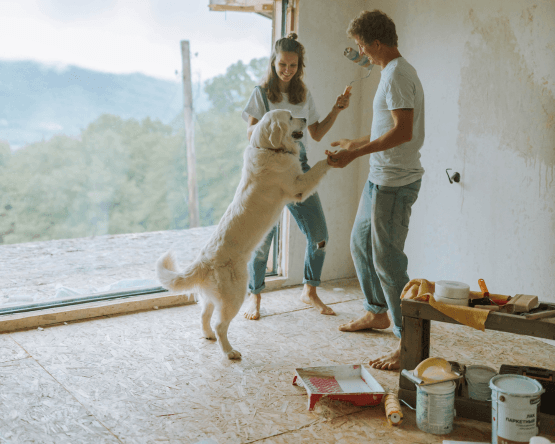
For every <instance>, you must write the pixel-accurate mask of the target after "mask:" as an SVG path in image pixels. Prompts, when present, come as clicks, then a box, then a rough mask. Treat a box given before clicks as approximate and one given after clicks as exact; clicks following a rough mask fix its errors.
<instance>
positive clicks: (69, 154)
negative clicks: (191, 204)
mask: <svg viewBox="0 0 555 444" xmlns="http://www.w3.org/2000/svg"><path fill="white" fill-rule="evenodd" d="M266 64H267V59H254V60H252V61H251V62H250V63H249V64H244V63H242V62H237V63H236V64H234V65H232V66H230V67H229V68H228V70H227V73H226V75H222V76H218V77H215V78H214V79H212V80H210V81H209V82H207V84H206V92H207V94H208V95H209V98H210V100H211V103H212V107H211V108H210V109H209V110H208V111H206V112H204V113H200V114H197V115H196V128H195V135H196V140H195V146H196V151H197V165H196V167H197V179H198V189H199V201H200V202H199V203H200V217H201V225H202V226H207V225H213V224H216V223H218V221H219V219H220V218H221V216H222V215H223V213H224V211H225V210H226V208H227V206H228V205H229V204H230V203H231V201H232V199H233V195H234V193H235V189H236V187H237V185H238V183H239V180H240V177H241V169H242V165H243V152H244V150H245V147H246V145H247V138H246V124H245V122H244V121H243V120H242V118H241V110H242V109H243V107H244V106H245V104H246V102H247V100H248V98H249V96H250V94H251V92H252V90H253V87H254V85H255V84H256V83H257V81H258V79H259V78H260V77H261V76H262V74H263V69H264V68H265V66H266ZM176 121H179V119H177V120H176ZM180 121H181V122H183V118H182V117H181V119H180ZM187 199H188V190H187V155H186V146H185V133H184V129H183V127H182V125H180V126H170V125H164V124H163V123H161V122H159V121H153V120H151V119H148V118H147V119H144V120H143V121H141V122H139V121H137V120H135V119H127V120H126V119H122V118H121V117H118V116H113V115H108V114H105V115H102V116H100V117H99V118H97V119H96V120H95V121H93V122H91V123H90V124H89V125H88V126H87V127H86V128H85V129H84V130H83V131H82V133H81V135H80V136H79V137H77V138H75V137H68V136H55V137H53V138H51V139H50V140H47V141H43V142H38V143H34V144H31V145H29V146H27V147H25V148H22V149H19V150H18V151H16V152H14V153H13V154H12V153H11V152H10V148H9V145H7V144H5V143H4V144H2V143H0V243H2V242H4V243H19V242H29V241H36V240H50V239H67V238H76V237H86V236H94V235H102V234H120V233H138V232H147V231H158V230H167V229H182V228H187V227H188V226H189V215H188V209H187V206H188V205H187V204H188V202H187Z"/></svg>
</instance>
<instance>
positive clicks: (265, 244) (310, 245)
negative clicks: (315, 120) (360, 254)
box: [249, 143, 328, 294]
mask: <svg viewBox="0 0 555 444" xmlns="http://www.w3.org/2000/svg"><path fill="white" fill-rule="evenodd" d="M300 145H301V152H300V156H299V160H300V162H301V166H302V169H303V172H304V173H306V172H307V171H308V170H310V166H309V165H308V163H307V158H306V151H305V148H304V146H303V144H302V143H300ZM287 208H288V209H289V211H290V212H291V215H292V216H293V217H294V218H295V221H296V222H297V225H298V226H299V228H300V229H301V231H302V232H303V233H304V235H305V236H306V241H307V242H306V251H305V257H304V279H303V283H304V284H310V285H312V286H313V287H317V286H318V285H320V277H321V275H322V268H323V266H324V259H325V257H326V250H325V246H326V244H327V243H328V229H327V226H326V218H325V216H324V210H323V209H322V204H321V202H320V198H319V197H318V193H315V194H313V195H311V196H310V197H308V198H307V199H306V200H305V201H303V202H299V203H292V204H289V205H287ZM276 229H277V227H274V228H273V229H272V230H271V231H270V233H269V234H268V236H266V238H265V239H264V240H263V241H262V243H261V244H260V245H259V246H258V247H257V249H256V250H255V251H254V253H253V255H252V258H251V260H250V262H249V292H250V293H252V294H259V293H260V292H261V291H262V290H263V289H264V288H265V286H266V285H265V283H264V278H265V276H266V265H267V263H268V255H269V253H270V246H271V244H272V239H273V237H274V234H275V231H276Z"/></svg>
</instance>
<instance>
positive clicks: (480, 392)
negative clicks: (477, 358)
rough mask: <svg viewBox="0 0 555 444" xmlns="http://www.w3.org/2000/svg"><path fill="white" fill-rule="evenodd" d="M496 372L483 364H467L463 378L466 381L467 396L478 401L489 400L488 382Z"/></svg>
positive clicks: (489, 389)
mask: <svg viewBox="0 0 555 444" xmlns="http://www.w3.org/2000/svg"><path fill="white" fill-rule="evenodd" d="M496 374H497V372H496V371H495V370H494V369H492V368H490V367H486V366H485V365H467V366H466V370H465V379H466V382H467V383H468V397H469V398H470V399H476V400H478V401H491V388H490V386H489V382H490V380H491V378H493V377H494V376H495V375H496Z"/></svg>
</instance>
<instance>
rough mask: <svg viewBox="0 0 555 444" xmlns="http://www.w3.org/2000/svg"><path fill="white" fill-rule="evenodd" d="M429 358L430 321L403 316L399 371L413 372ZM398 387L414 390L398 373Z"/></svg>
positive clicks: (410, 383)
mask: <svg viewBox="0 0 555 444" xmlns="http://www.w3.org/2000/svg"><path fill="white" fill-rule="evenodd" d="M429 356H430V321H429V320H426V319H417V318H412V317H409V316H403V332H402V334H401V362H400V367H401V368H400V370H403V369H407V370H413V369H414V368H415V367H416V366H417V365H418V364H419V363H420V362H421V361H423V360H424V359H426V358H428V357H429ZM399 386H400V387H402V388H406V389H410V388H413V389H414V384H413V383H412V382H410V381H409V380H408V379H407V378H405V377H404V376H401V374H400V373H399Z"/></svg>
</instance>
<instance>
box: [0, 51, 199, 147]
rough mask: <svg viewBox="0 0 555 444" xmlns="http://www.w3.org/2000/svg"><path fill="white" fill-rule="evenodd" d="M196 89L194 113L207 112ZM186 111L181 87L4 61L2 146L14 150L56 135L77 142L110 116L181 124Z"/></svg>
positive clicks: (0, 68) (0, 72) (0, 74)
mask: <svg viewBox="0 0 555 444" xmlns="http://www.w3.org/2000/svg"><path fill="white" fill-rule="evenodd" d="M192 88H193V104H194V108H195V110H196V111H203V110H206V109H208V108H209V107H210V102H209V100H208V98H207V96H206V94H205V93H204V92H203V91H202V86H201V85H200V84H193V86H192ZM182 107H183V86H182V84H181V83H180V82H177V81H176V82H173V81H170V80H163V79H157V78H154V77H149V76H146V75H143V74H139V73H135V74H112V73H105V72H99V71H92V70H89V69H85V68H80V67H77V66H64V67H57V66H51V65H45V64H42V63H38V62H34V61H6V60H0V142H2V141H7V142H8V143H9V145H10V148H11V149H12V150H17V149H19V148H22V147H24V146H26V145H28V144H30V143H34V142H38V141H41V140H48V139H49V138H51V137H52V136H54V135H56V134H65V135H68V136H78V135H79V134H80V132H81V130H82V129H84V128H85V127H86V126H87V125H88V124H89V123H91V122H93V121H94V120H95V119H97V118H98V117H99V116H100V115H102V114H106V113H108V114H113V115H116V116H119V117H121V118H124V119H131V118H133V119H137V120H143V119H145V118H147V117H149V118H150V119H152V120H160V121H161V122H163V123H166V124H172V123H175V122H178V124H180V122H179V119H180V117H181V112H182Z"/></svg>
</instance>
